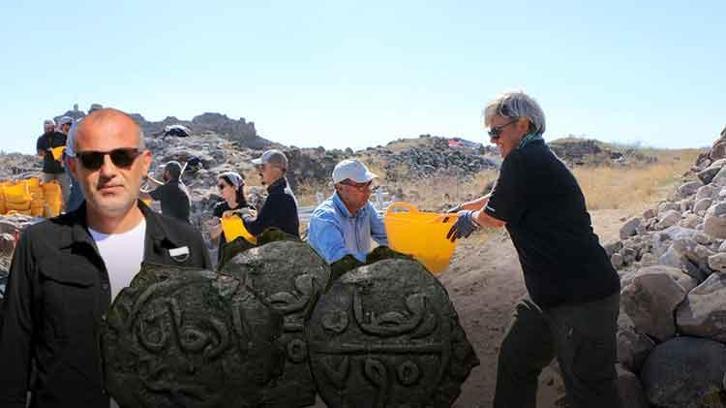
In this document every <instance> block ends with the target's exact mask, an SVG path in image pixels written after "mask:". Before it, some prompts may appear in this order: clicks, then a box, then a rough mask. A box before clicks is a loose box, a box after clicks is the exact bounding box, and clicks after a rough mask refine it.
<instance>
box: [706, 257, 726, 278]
mask: <svg viewBox="0 0 726 408" xmlns="http://www.w3.org/2000/svg"><path fill="white" fill-rule="evenodd" d="M708 267H709V268H711V269H713V270H714V271H717V272H721V273H725V272H726V252H719V253H717V254H713V255H711V256H709V257H708Z"/></svg>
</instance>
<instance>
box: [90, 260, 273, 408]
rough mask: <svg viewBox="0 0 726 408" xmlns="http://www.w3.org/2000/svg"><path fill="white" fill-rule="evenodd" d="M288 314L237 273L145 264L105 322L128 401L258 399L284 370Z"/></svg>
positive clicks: (115, 379)
mask: <svg viewBox="0 0 726 408" xmlns="http://www.w3.org/2000/svg"><path fill="white" fill-rule="evenodd" d="M281 333H282V320H281V317H280V316H279V315H278V314H277V313H275V312H274V311H272V310H271V309H270V308H269V307H267V306H266V305H265V304H264V303H263V302H261V301H260V300H259V299H258V298H257V297H256V296H255V295H254V294H253V293H252V292H250V291H249V290H247V289H246V288H245V286H244V285H243V284H242V283H241V282H240V281H239V280H238V279H236V278H234V277H232V276H222V275H218V274H216V273H213V272H209V271H200V270H188V269H179V268H174V267H155V266H148V265H147V266H145V267H144V269H143V270H142V272H141V273H139V275H137V276H136V278H135V279H134V281H133V282H132V284H131V287H129V288H126V289H124V290H123V291H122V292H121V293H120V294H119V295H118V296H117V298H116V300H115V301H114V303H113V305H112V307H111V309H110V310H109V312H108V314H107V318H106V322H105V324H104V326H103V329H102V349H103V355H104V371H105V378H106V387H107V389H108V390H109V392H110V394H111V395H112V396H113V398H114V399H115V400H116V401H117V402H118V403H119V405H120V406H121V407H256V406H260V403H261V401H262V399H263V395H262V389H264V387H265V386H266V385H267V384H268V383H269V382H270V381H272V380H273V379H274V378H275V377H277V376H278V375H279V374H280V372H281V367H282V358H281V357H282V354H281V350H280V348H279V344H278V342H279V336H280V335H281Z"/></svg>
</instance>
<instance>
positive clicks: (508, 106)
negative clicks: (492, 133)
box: [484, 91, 545, 135]
mask: <svg viewBox="0 0 726 408" xmlns="http://www.w3.org/2000/svg"><path fill="white" fill-rule="evenodd" d="M496 115H499V116H503V117H505V118H509V119H519V118H527V119H529V131H530V132H532V133H536V134H540V135H541V134H543V133H544V131H545V115H544V112H543V111H542V108H540V106H539V104H538V103H537V101H535V100H534V98H532V97H531V96H529V95H527V94H526V93H524V92H522V91H514V92H505V93H503V94H501V95H499V96H498V97H496V98H495V99H494V100H492V101H491V102H489V103H488V104H487V106H486V108H484V125H485V126H489V125H491V121H492V118H493V117H494V116H496Z"/></svg>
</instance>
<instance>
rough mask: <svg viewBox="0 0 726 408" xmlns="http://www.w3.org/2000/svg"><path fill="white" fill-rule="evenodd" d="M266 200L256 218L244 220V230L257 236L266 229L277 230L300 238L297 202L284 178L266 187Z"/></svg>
mask: <svg viewBox="0 0 726 408" xmlns="http://www.w3.org/2000/svg"><path fill="white" fill-rule="evenodd" d="M267 194H268V195H267V199H266V200H265V203H264V204H263V205H262V208H260V211H259V212H258V213H257V217H256V218H251V217H249V216H247V217H245V218H244V222H245V228H246V229H247V231H249V233H250V234H252V235H254V236H257V235H260V234H262V232H264V231H265V230H266V229H267V228H270V227H274V228H279V229H281V230H283V231H285V232H287V233H288V234H291V235H294V236H296V237H299V236H300V220H299V219H298V216H297V201H296V200H295V196H294V195H293V194H292V190H290V189H289V188H288V186H287V180H286V179H285V177H282V178H280V179H279V180H277V181H275V182H274V183H272V184H270V186H269V187H267Z"/></svg>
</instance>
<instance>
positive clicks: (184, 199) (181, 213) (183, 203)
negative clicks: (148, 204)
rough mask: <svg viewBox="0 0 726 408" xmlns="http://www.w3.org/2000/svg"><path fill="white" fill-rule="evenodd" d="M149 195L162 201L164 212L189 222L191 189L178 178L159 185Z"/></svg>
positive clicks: (162, 210) (162, 211)
mask: <svg viewBox="0 0 726 408" xmlns="http://www.w3.org/2000/svg"><path fill="white" fill-rule="evenodd" d="M149 195H150V196H151V198H153V199H154V200H156V201H159V202H160V204H161V213H162V214H164V215H168V216H170V217H174V218H176V219H178V220H182V221H186V222H189V207H190V198H189V191H187V188H186V186H184V185H183V184H181V183H179V181H178V180H173V181H169V182H167V183H166V184H164V185H161V186H159V187H157V188H156V190H154V191H152V192H151V193H149Z"/></svg>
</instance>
